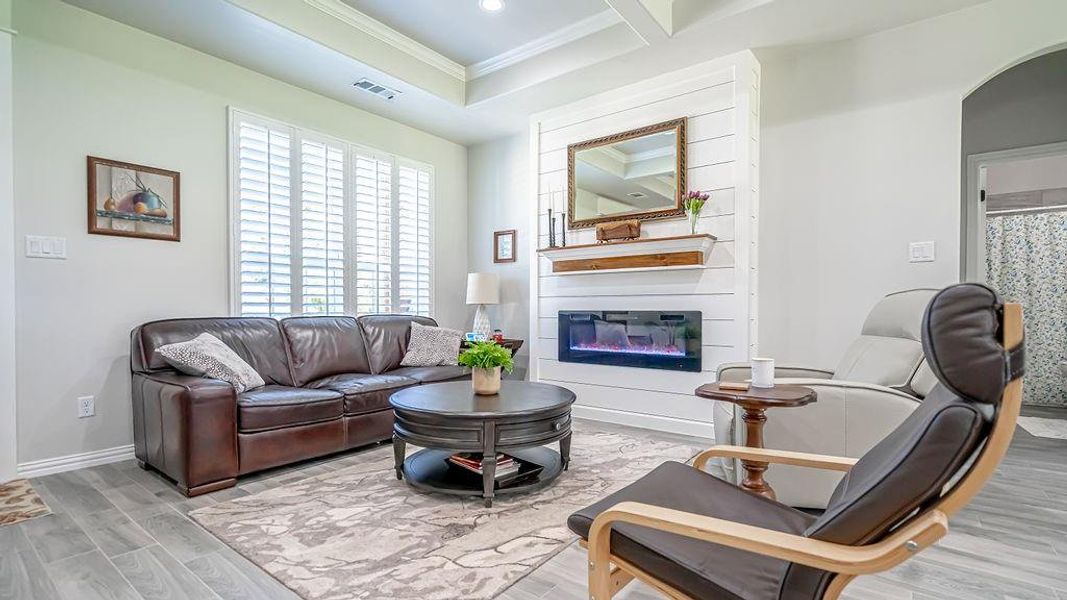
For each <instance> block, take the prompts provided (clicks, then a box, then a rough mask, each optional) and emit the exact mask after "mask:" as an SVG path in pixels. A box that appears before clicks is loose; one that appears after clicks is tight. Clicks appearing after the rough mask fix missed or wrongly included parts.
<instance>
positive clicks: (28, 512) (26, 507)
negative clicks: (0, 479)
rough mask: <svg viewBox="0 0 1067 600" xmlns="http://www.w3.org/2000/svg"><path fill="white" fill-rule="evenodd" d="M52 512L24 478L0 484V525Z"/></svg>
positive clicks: (12, 523)
mask: <svg viewBox="0 0 1067 600" xmlns="http://www.w3.org/2000/svg"><path fill="white" fill-rule="evenodd" d="M50 514H52V511H51V510H49V508H48V505H47V504H45V503H44V500H41V497H40V496H38V495H37V492H35V491H34V490H33V486H32V485H30V482H29V481H26V480H25V479H16V480H15V481H9V482H8V483H5V484H3V485H0V526H2V525H14V524H15V523H19V522H22V521H26V520H29V519H33V518H35V517H43V516H45V515H50Z"/></svg>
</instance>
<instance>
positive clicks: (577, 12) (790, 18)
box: [65, 0, 985, 144]
mask: <svg viewBox="0 0 1067 600" xmlns="http://www.w3.org/2000/svg"><path fill="white" fill-rule="evenodd" d="M65 1H66V2H67V3H69V4H72V5H75V6H79V7H81V8H84V9H86V10H90V11H92V12H95V13H97V14H100V15H103V16H105V17H108V18H111V19H114V20H116V21H120V22H123V23H126V24H128V25H131V26H133V27H136V28H138V29H142V30H144V31H147V32H149V33H153V34H155V35H158V36H161V37H164V38H167V39H170V40H172V41H175V42H177V43H180V44H183V45H186V46H189V47H191V48H194V49H197V50H199V51H201V52H204V53H207V54H210V55H213V56H216V57H218V58H221V59H223V60H227V61H230V62H233V63H236V64H238V65H241V66H244V67H246V68H249V69H253V70H255V71H259V72H261V73H264V74H266V75H268V76H270V77H274V78H276V79H280V80H282V81H285V82H288V83H291V84H293V85H297V86H300V87H303V88H305V89H308V90H310V91H313V92H316V93H319V94H322V95H324V96H327V97H330V98H333V99H336V100H339V101H341V102H345V103H347V104H350V105H352V106H356V107H359V108H362V109H365V110H367V111H370V112H373V113H376V114H380V115H382V116H384V117H387V118H390V119H394V120H397V121H400V122H403V123H406V124H409V125H411V126H413V127H417V128H419V129H423V130H425V131H429V132H431V133H434V134H436V135H439V136H441V137H444V138H446V139H449V140H452V141H455V142H457V143H460V144H473V143H478V142H482V141H486V140H489V139H493V138H497V137H500V136H503V135H510V134H513V133H517V132H521V131H524V130H525V128H526V127H527V126H528V123H529V116H530V115H531V114H533V113H536V112H540V111H542V110H546V109H548V108H552V107H555V106H559V105H562V104H566V103H568V102H573V101H575V100H579V99H581V98H584V97H588V96H590V95H593V94H597V93H600V92H605V91H608V90H611V89H615V88H618V87H621V86H623V85H627V84H630V83H634V82H637V81H641V80H643V79H647V78H650V77H653V76H655V75H659V74H661V73H663V72H664V71H665V70H666V69H665V65H669V67H670V68H671V69H680V68H684V67H687V66H690V65H694V64H697V63H699V62H703V61H706V60H710V59H712V58H716V57H719V56H724V55H727V54H730V53H733V52H738V51H741V50H745V49H754V50H758V49H768V48H782V47H787V46H794V45H802V44H811V43H820V42H828V41H834V40H841V39H848V38H851V37H857V36H861V35H866V34H869V33H873V32H876V31H880V30H884V29H889V28H893V27H898V26H901V25H904V24H906V23H910V22H914V21H918V20H922V19H926V18H929V17H933V16H936V15H940V14H944V13H947V12H952V11H955V10H959V9H961V8H964V7H967V6H970V5H974V4H979V3H981V2H984V1H985V0H862V1H857V0H505V8H504V10H503V11H501V12H499V13H496V14H488V13H484V12H483V11H481V10H480V9H479V8H478V7H477V0H181V1H180V2H176V1H175V0H65ZM446 7H447V9H446ZM361 78H367V79H370V80H372V81H375V82H377V83H380V84H383V85H386V86H388V87H391V88H394V89H397V90H399V91H400V92H401V94H400V95H398V96H397V97H396V99H395V100H392V101H387V100H384V99H382V98H380V97H377V96H372V95H370V94H368V93H366V92H362V91H360V90H357V89H355V88H354V87H353V86H352V84H353V83H354V82H355V81H356V80H358V79H361Z"/></svg>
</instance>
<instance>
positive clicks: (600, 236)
mask: <svg viewBox="0 0 1067 600" xmlns="http://www.w3.org/2000/svg"><path fill="white" fill-rule="evenodd" d="M639 237H641V221H638V220H637V219H629V220H626V221H611V222H610V223H597V226H596V241H598V242H611V241H614V240H634V239H637V238H639Z"/></svg>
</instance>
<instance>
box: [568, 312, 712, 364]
mask: <svg viewBox="0 0 1067 600" xmlns="http://www.w3.org/2000/svg"><path fill="white" fill-rule="evenodd" d="M700 325H701V317H700V312H699V311H657V310H610V311H599V312H596V311H564V310H561V311H559V360H560V361H562V362H576V363H592V364H598V365H615V366H622V367H640V368H645V369H667V370H672V371H700V369H701V362H700Z"/></svg>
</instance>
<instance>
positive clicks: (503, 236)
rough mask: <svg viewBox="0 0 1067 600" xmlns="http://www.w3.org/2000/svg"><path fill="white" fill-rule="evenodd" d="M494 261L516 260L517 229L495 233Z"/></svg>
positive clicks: (506, 261)
mask: <svg viewBox="0 0 1067 600" xmlns="http://www.w3.org/2000/svg"><path fill="white" fill-rule="evenodd" d="M493 262H495V263H509V262H515V230H514V229H508V230H506V231H497V232H494V233H493Z"/></svg>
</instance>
